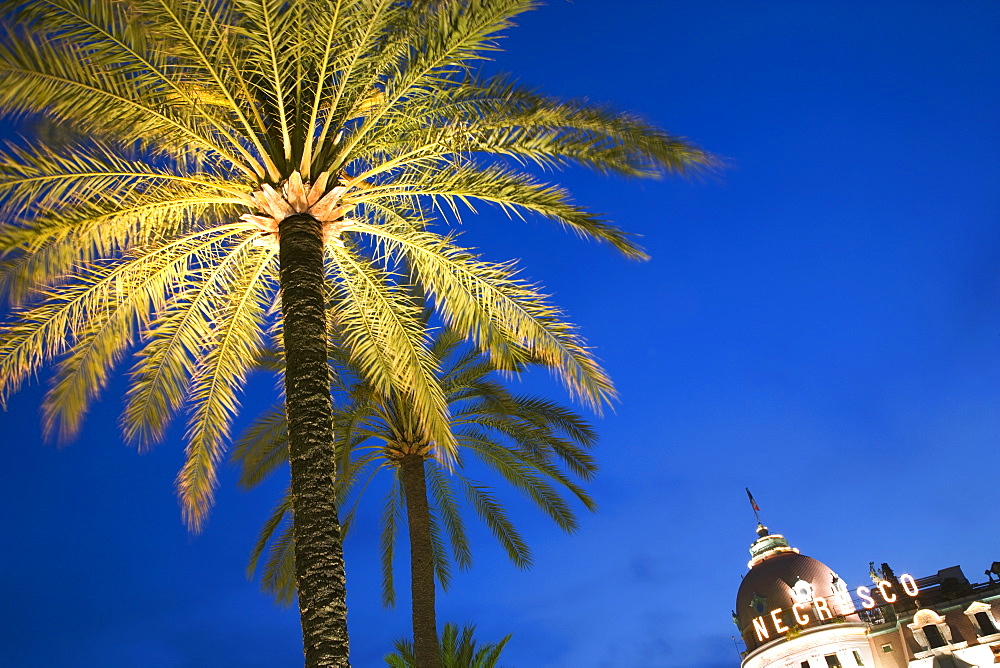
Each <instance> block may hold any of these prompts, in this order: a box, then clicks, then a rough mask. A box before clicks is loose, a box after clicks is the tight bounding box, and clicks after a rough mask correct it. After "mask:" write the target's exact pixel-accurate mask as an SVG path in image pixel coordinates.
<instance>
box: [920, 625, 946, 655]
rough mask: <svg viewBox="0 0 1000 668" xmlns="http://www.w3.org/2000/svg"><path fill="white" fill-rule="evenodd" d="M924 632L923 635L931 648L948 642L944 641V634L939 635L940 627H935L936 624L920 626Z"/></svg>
mask: <svg viewBox="0 0 1000 668" xmlns="http://www.w3.org/2000/svg"><path fill="white" fill-rule="evenodd" d="M921 630H922V631H923V632H924V636H925V637H926V638H927V645H928V646H929V647H930V648H931V649H933V648H935V647H944V646H945V645H947V644H948V643H947V642H946V641H945V639H944V636H943V635H941V629H939V628H938V627H937V624H928V625H927V626H924V627H922V628H921Z"/></svg>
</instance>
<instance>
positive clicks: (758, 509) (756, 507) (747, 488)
mask: <svg viewBox="0 0 1000 668" xmlns="http://www.w3.org/2000/svg"><path fill="white" fill-rule="evenodd" d="M745 489H746V490H747V498H748V499H750V506H751V507H752V508H753V510H754V512H755V513H759V512H760V506H758V505H757V502H756V501H754V500H753V494H751V493H750V488H749V487H746V488H745Z"/></svg>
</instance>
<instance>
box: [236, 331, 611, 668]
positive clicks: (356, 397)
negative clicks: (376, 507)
mask: <svg viewBox="0 0 1000 668" xmlns="http://www.w3.org/2000/svg"><path fill="white" fill-rule="evenodd" d="M332 348H333V349H334V350H341V351H342V350H343V348H340V347H339V346H333V347H332ZM431 351H432V354H433V356H434V358H435V359H436V360H437V361H438V363H439V368H440V371H439V375H438V382H439V383H440V385H441V389H442V392H443V394H444V396H445V397H446V398H447V401H448V405H449V408H450V416H451V417H450V422H449V424H450V428H451V430H452V433H453V435H454V439H455V442H456V443H457V444H458V445H459V448H458V450H457V454H456V457H455V458H454V459H453V460H445V459H444V458H443V454H442V451H440V450H438V449H437V448H435V444H434V442H433V441H432V440H431V439H430V437H429V436H428V430H427V428H426V426H425V423H424V421H423V420H422V418H421V416H420V415H419V414H418V413H417V412H416V411H415V410H414V407H413V404H412V402H410V401H408V400H407V398H406V397H399V396H393V395H385V394H381V393H378V392H376V391H375V390H374V389H373V388H372V386H371V384H370V383H367V382H365V381H363V380H362V379H361V378H360V376H359V375H358V374H356V373H354V372H352V371H351V366H350V360H349V359H347V358H346V357H345V356H344V354H343V353H342V352H341V353H338V359H335V360H334V362H335V367H336V368H337V369H338V371H337V372H336V373H335V376H336V379H337V380H336V385H337V392H336V394H337V395H338V398H339V399H340V408H338V409H337V410H335V425H334V433H335V434H337V435H338V443H337V448H336V452H337V459H338V462H337V468H338V485H339V487H338V496H339V499H340V502H339V503H338V506H339V508H340V509H341V511H342V517H343V525H344V528H345V530H347V529H348V528H349V527H350V526H351V524H352V520H353V517H354V512H355V509H356V508H357V504H358V502H359V501H360V498H361V493H362V492H363V491H364V490H365V489H366V488H367V487H368V485H369V483H370V482H371V480H372V478H373V477H374V476H375V475H376V474H377V473H378V472H379V471H382V470H386V471H389V472H391V473H392V474H393V481H392V484H391V486H390V489H389V492H388V494H387V496H386V498H385V502H384V505H383V513H382V537H381V547H382V574H383V592H382V593H383V603H385V604H386V605H393V604H394V602H395V587H394V584H393V561H394V559H393V557H394V554H395V546H396V537H397V533H398V528H399V524H400V523H401V521H402V520H403V518H405V521H406V524H407V529H408V534H409V541H410V576H411V578H410V582H411V604H412V611H411V612H412V617H413V634H414V647H415V650H414V651H415V652H416V654H415V656H416V657H417V660H418V665H420V666H421V667H422V668H423V667H424V666H438V665H440V664H439V662H438V654H439V647H438V637H437V623H436V612H435V597H436V583H440V584H441V586H442V588H447V586H448V583H449V581H450V574H451V571H450V567H451V564H452V563H456V564H457V565H458V566H459V567H460V568H462V569H465V568H468V567H469V566H471V564H472V555H471V551H470V548H469V541H468V537H467V534H466V530H465V526H464V523H463V520H462V516H461V513H460V505H461V503H460V501H459V494H458V493H456V490H459V491H460V492H461V493H462V495H463V496H464V497H465V500H466V501H467V503H468V505H469V506H471V507H472V508H473V509H474V510H475V512H476V513H477V514H478V516H479V517H480V518H481V519H482V520H483V521H484V522H485V523H486V524H487V525H488V526H489V528H490V529H491V531H492V533H493V535H494V536H495V537H496V539H497V540H498V541H499V542H500V544H501V545H502V546H503V547H504V549H505V550H506V552H507V554H508V556H509V557H510V559H511V560H512V561H513V562H514V563H515V564H516V565H517V566H519V567H522V568H527V567H528V566H529V565H530V564H531V553H530V550H529V549H528V546H527V544H526V543H525V542H524V540H523V538H522V537H521V535H520V533H519V532H518V531H517V529H516V527H515V526H514V525H513V523H512V522H511V521H510V519H509V518H508V517H507V513H506V512H505V510H504V508H503V505H502V504H501V503H500V502H499V501H498V500H497V498H496V496H495V495H494V491H493V489H492V488H491V486H490V485H488V484H485V483H483V482H481V481H479V480H477V479H474V478H473V477H472V475H473V472H474V471H476V470H479V469H486V470H489V471H492V472H493V473H494V474H497V475H499V477H500V478H502V479H503V480H505V481H506V482H507V483H508V484H510V485H512V486H513V487H515V488H517V489H518V490H519V491H521V492H522V493H524V494H525V495H527V496H528V497H529V498H530V499H531V500H532V501H533V502H534V503H535V504H536V505H537V506H538V507H539V508H540V509H541V510H542V511H543V512H545V513H546V514H547V515H549V517H551V518H552V519H553V520H554V521H555V522H556V524H557V525H558V526H559V527H560V528H562V529H564V530H565V531H573V530H575V529H576V527H577V523H576V518H575V515H574V513H573V510H572V508H571V507H570V505H569V503H568V502H567V500H566V498H564V493H566V492H568V493H569V495H571V496H573V497H576V498H577V499H578V500H579V501H580V502H582V503H583V505H584V507H586V508H587V509H588V510H591V511H593V510H595V509H596V505H595V504H594V502H593V500H592V499H591V498H590V497H589V496H588V495H587V493H586V492H585V491H584V490H583V489H582V488H581V487H580V485H579V484H578V483H577V482H576V481H575V480H574V478H579V479H582V480H589V479H590V478H592V477H593V475H594V474H595V473H596V464H595V462H594V460H593V458H592V457H591V455H590V453H589V450H590V449H591V448H593V447H594V445H595V444H596V440H597V437H596V434H595V432H594V430H593V428H592V427H591V426H590V425H589V424H588V423H587V422H586V421H584V420H583V419H582V418H581V417H580V416H579V415H577V414H576V413H575V412H573V411H571V410H569V409H567V408H565V407H563V406H560V405H558V404H556V403H554V402H552V401H549V400H546V399H542V398H539V397H533V396H521V395H515V394H513V393H512V392H510V391H509V390H508V389H507V388H506V387H505V386H504V385H503V384H502V383H500V382H498V381H497V380H496V378H495V376H496V372H497V368H496V365H495V364H494V363H492V362H491V361H490V360H489V359H488V358H487V357H486V356H485V355H484V354H483V353H481V352H479V351H477V350H474V349H472V348H470V347H469V346H468V345H465V344H464V343H463V340H462V338H461V337H460V336H459V335H458V334H456V333H454V332H451V331H445V332H444V333H442V334H440V335H438V336H437V338H436V339H435V340H434V341H433V344H432V346H431ZM522 358H524V359H526V358H527V355H526V354H525V355H522ZM526 361H527V360H526ZM275 368H280V365H276V367H275ZM523 369H524V365H518V366H517V368H514V369H508V371H513V372H520V371H522V370H523ZM286 438H287V436H286V434H285V428H284V417H283V413H282V411H281V409H280V407H279V408H275V409H272V410H271V411H269V412H267V413H265V414H263V415H261V416H260V417H259V418H258V419H257V420H256V421H255V422H254V423H253V424H252V425H251V427H250V429H249V430H248V431H247V433H246V434H245V435H244V436H243V437H242V438H241V439H240V440H239V442H238V443H237V446H236V448H235V450H234V453H233V454H234V458H235V459H236V461H237V462H238V463H239V464H240V466H241V475H240V483H241V484H242V485H243V486H245V487H248V488H250V487H254V486H256V485H257V484H259V483H260V482H261V481H262V480H263V479H264V478H265V477H266V476H267V475H268V474H269V473H271V472H272V471H274V470H275V469H276V468H277V467H278V466H279V465H280V464H282V463H283V461H284V459H285V457H286V454H285V453H286V452H287V450H286V447H285V441H286ZM290 508H291V506H290V502H289V501H288V499H287V496H286V498H285V499H284V500H283V501H282V502H281V503H280V504H279V505H278V507H277V508H276V509H275V512H274V513H273V514H272V516H271V517H270V519H269V520H268V521H267V523H266V524H265V526H264V528H263V530H262V532H261V536H260V539H259V540H258V543H257V546H256V548H255V550H254V553H253V556H252V558H251V564H250V571H251V572H253V571H254V570H255V569H256V566H257V563H258V561H259V559H260V557H261V556H262V555H263V554H264V552H265V550H267V551H268V552H269V554H268V558H267V560H266V564H265V566H264V571H263V587H264V589H265V590H266V591H270V592H272V593H274V594H275V595H276V596H277V598H278V599H279V600H280V601H282V602H290V601H291V599H292V596H293V593H294V590H293V578H292V574H293V572H294V561H293V560H294V556H293V551H292V549H291V546H292V537H291V533H290V531H289V529H288V526H290V525H289V523H287V522H286V520H287V517H288V515H289V514H290ZM283 523H285V524H286V528H285V529H284V530H283V531H281V532H279V527H280V526H281V525H282V524H283ZM446 542H447V543H448V545H449V546H450V550H448V549H446V547H445V543H446ZM269 543H270V549H268V544H269ZM449 552H450V555H449Z"/></svg>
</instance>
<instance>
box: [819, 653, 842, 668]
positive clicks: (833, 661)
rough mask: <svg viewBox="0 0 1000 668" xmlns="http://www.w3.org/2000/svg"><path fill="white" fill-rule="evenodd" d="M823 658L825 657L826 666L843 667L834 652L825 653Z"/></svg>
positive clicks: (831, 667)
mask: <svg viewBox="0 0 1000 668" xmlns="http://www.w3.org/2000/svg"><path fill="white" fill-rule="evenodd" d="M823 658H824V659H826V665H827V667H828V668H844V667H843V666H842V665H841V663H840V659H839V658H837V655H836V654H827V655H826V656H824V657H823Z"/></svg>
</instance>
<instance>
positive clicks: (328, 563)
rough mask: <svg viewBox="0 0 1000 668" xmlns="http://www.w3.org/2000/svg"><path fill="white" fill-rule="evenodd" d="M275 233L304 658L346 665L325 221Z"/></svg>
mask: <svg viewBox="0 0 1000 668" xmlns="http://www.w3.org/2000/svg"><path fill="white" fill-rule="evenodd" d="M278 238H279V244H280V246H279V260H280V263H281V269H280V281H281V313H282V316H283V318H284V325H283V328H284V329H283V332H284V342H285V359H286V367H285V402H286V403H285V405H286V412H287V419H288V460H289V462H290V464H291V470H292V492H291V493H292V508H293V511H294V514H293V523H292V533H293V535H294V537H295V586H296V589H297V590H298V594H299V616H300V619H301V622H302V642H303V647H304V650H305V665H306V666H307V668H314V667H317V666H339V667H346V666H350V663H349V662H348V650H349V647H348V639H347V588H346V576H345V574H344V553H343V544H342V542H341V535H340V522H339V521H338V519H337V505H336V495H335V490H334V479H335V477H336V469H335V467H334V459H333V413H332V404H331V399H330V372H329V367H328V359H329V357H328V355H327V336H326V316H325V306H326V298H325V290H324V287H325V278H324V273H323V234H322V224H321V223H320V222H319V221H318V220H316V219H315V218H313V217H312V216H310V215H307V214H298V215H294V216H291V217H289V218H286V219H285V220H283V221H282V222H281V223H280V225H279V228H278Z"/></svg>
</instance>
